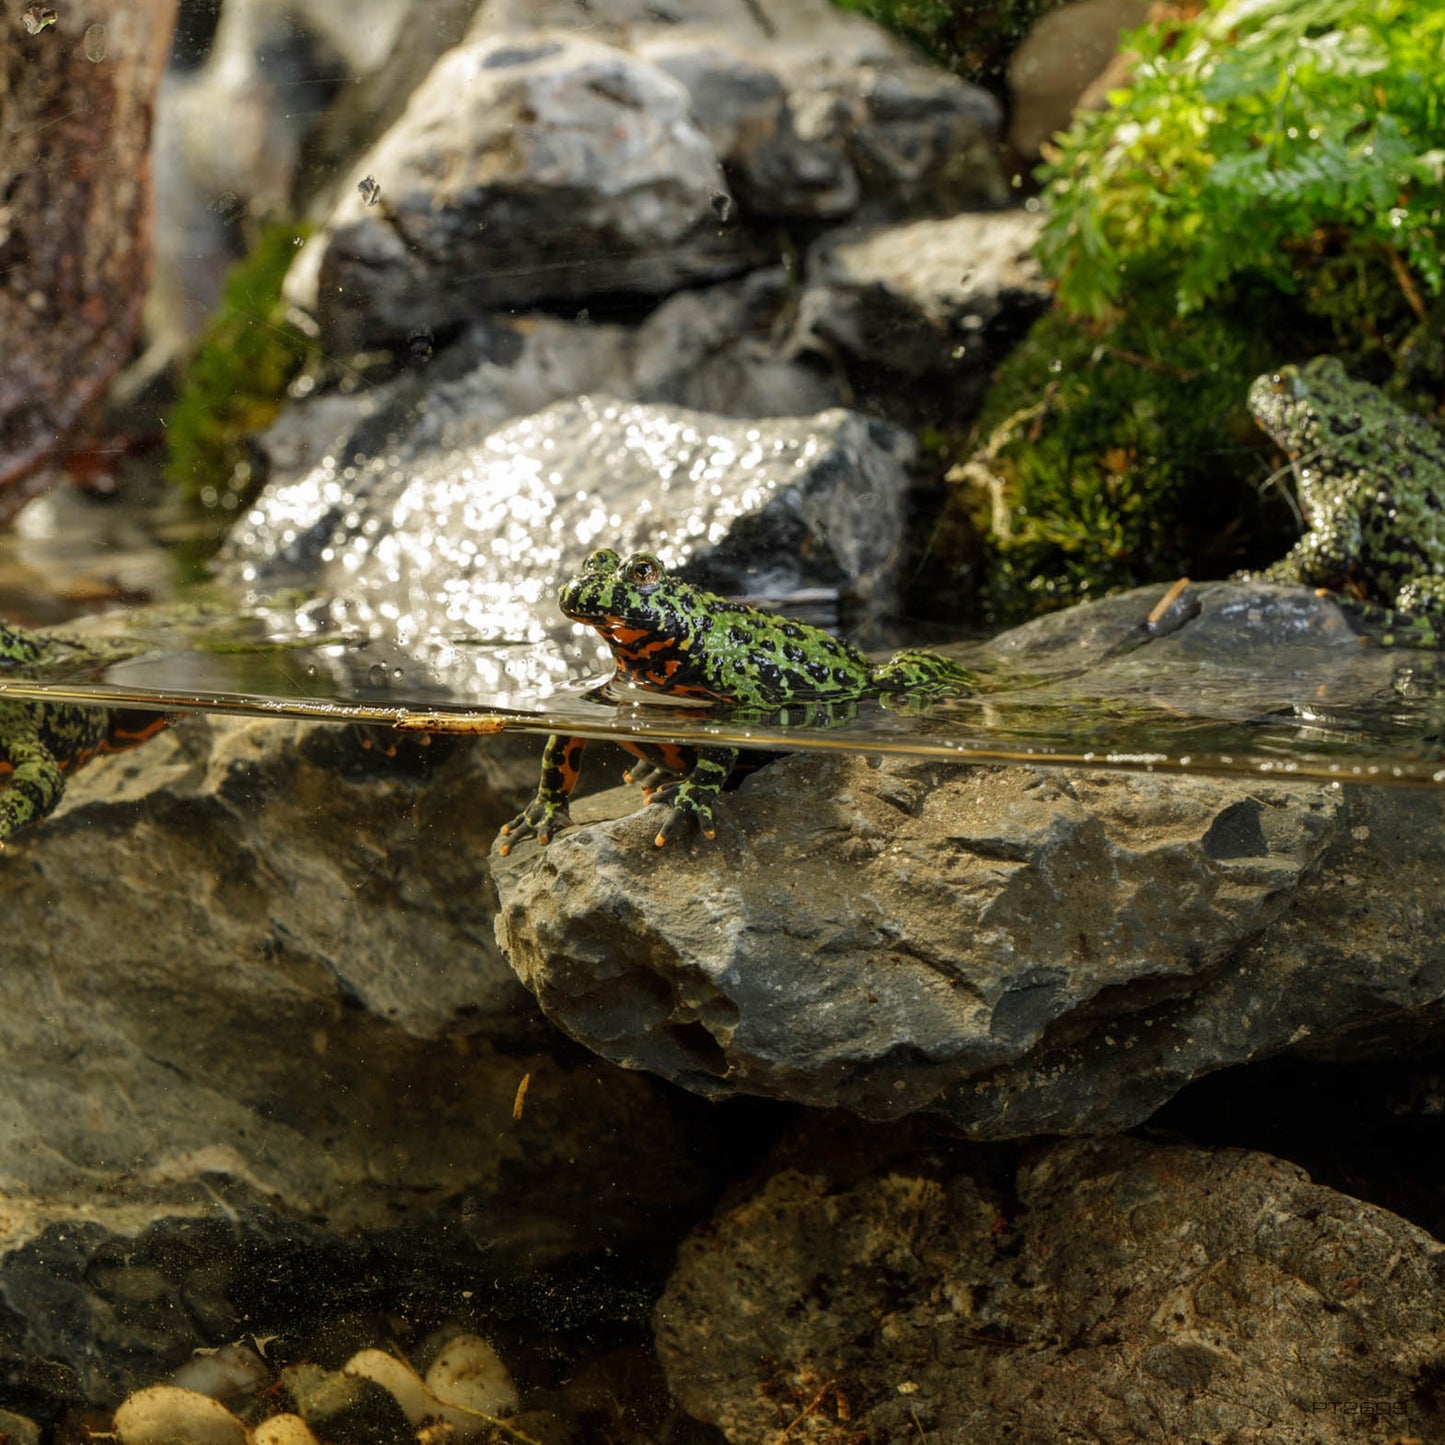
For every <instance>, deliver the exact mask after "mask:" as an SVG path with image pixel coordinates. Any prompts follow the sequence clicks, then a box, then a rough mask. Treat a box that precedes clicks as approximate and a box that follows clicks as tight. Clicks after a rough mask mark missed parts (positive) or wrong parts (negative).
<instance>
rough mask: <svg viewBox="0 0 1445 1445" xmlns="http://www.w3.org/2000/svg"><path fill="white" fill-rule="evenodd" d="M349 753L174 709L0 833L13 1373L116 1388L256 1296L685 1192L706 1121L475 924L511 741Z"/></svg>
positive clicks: (506, 1273)
mask: <svg viewBox="0 0 1445 1445" xmlns="http://www.w3.org/2000/svg"><path fill="white" fill-rule="evenodd" d="M356 756H357V754H356V751H355V749H354V745H352V744H350V743H349V742H348V739H347V735H346V733H345V732H344V731H342V730H339V729H324V728H316V727H314V726H300V725H297V724H294V723H284V722H281V723H278V722H248V721H229V722H228V721H214V722H210V721H207V720H205V719H202V718H190V719H187V720H185V721H183V722H182V723H180V724H179V725H178V726H177V727H176V728H175V729H174V730H172V731H171V732H169V733H167V734H165V735H163V736H162V738H161V739H159V740H157V741H156V742H153V743H151V744H149V745H148V746H147V747H145V748H143V749H140V750H139V751H137V752H134V753H131V754H127V755H125V756H124V757H117V758H112V759H106V760H104V761H100V762H96V763H94V764H92V765H91V766H90V767H89V768H87V769H85V770H84V771H82V772H81V773H79V774H78V775H77V776H76V777H75V779H74V780H73V781H72V782H71V784H70V786H69V788H68V790H67V796H66V799H65V801H64V802H63V804H62V806H61V809H60V811H59V812H58V813H57V814H56V815H55V816H54V817H53V818H51V819H50V820H49V821H48V822H47V823H45V824H44V825H43V826H41V827H39V828H37V829H35V830H34V831H33V832H30V833H27V834H25V835H22V836H21V837H19V838H16V839H14V840H12V842H11V843H10V845H9V846H8V847H7V849H6V850H5V852H4V854H3V855H0V915H3V917H4V919H5V940H6V941H5V945H4V967H3V969H0V1136H3V1138H4V1140H5V1148H4V1150H3V1152H0V1301H3V1304H4V1316H5V1319H4V1326H3V1329H0V1378H3V1379H4V1380H5V1381H6V1382H7V1386H9V1385H11V1384H14V1383H15V1382H17V1381H20V1380H26V1381H29V1382H30V1384H31V1385H33V1387H34V1388H35V1389H36V1390H37V1391H41V1390H42V1387H43V1391H44V1392H45V1393H51V1394H53V1395H55V1396H57V1397H61V1398H63V1397H65V1396H66V1395H67V1394H69V1395H70V1397H71V1398H74V1399H106V1398H111V1399H114V1398H118V1395H119V1393H121V1392H122V1391H123V1389H125V1388H131V1387H133V1386H135V1385H138V1384H146V1383H152V1382H154V1380H155V1379H156V1378H157V1377H158V1371H160V1370H163V1369H167V1368H172V1367H174V1366H175V1365H176V1364H179V1363H180V1362H181V1361H182V1360H184V1359H185V1358H186V1357H187V1356H188V1355H189V1353H190V1351H191V1350H192V1349H193V1348H194V1347H196V1346H198V1345H211V1346H214V1345H217V1344H220V1343H223V1342H224V1341H225V1340H227V1339H231V1338H235V1337H236V1335H238V1334H239V1333H240V1332H241V1331H242V1330H243V1329H247V1328H252V1329H254V1328H262V1329H263V1330H264V1329H265V1328H266V1327H264V1326H260V1325H259V1324H258V1323H257V1322H256V1316H255V1315H254V1313H252V1314H251V1318H250V1321H249V1322H248V1320H247V1315H248V1312H249V1311H250V1306H251V1304H253V1303H255V1302H256V1301H257V1300H260V1299H262V1298H264V1305H263V1306H261V1307H262V1308H264V1309H265V1310H267V1311H270V1312H272V1318H273V1321H274V1322H275V1323H273V1325H272V1327H271V1328H273V1329H274V1328H275V1327H277V1324H279V1322H280V1320H281V1319H282V1318H283V1317H287V1316H290V1315H292V1314H294V1315H296V1316H298V1317H299V1316H302V1315H305V1314H307V1313H308V1312H311V1311H315V1310H316V1309H318V1308H323V1307H327V1301H328V1299H330V1298H331V1296H330V1295H329V1294H328V1291H329V1290H331V1289H333V1288H335V1289H336V1290H338V1291H339V1292H340V1297H339V1298H338V1299H336V1300H335V1301H333V1304H334V1307H336V1308H351V1307H352V1301H351V1300H350V1299H348V1298H346V1295H347V1291H348V1289H356V1290H360V1289H362V1288H375V1289H377V1290H384V1289H386V1288H398V1287H400V1284H401V1283H402V1282H404V1281H405V1280H406V1278H407V1277H408V1274H409V1272H412V1271H420V1272H421V1273H422V1274H426V1272H427V1270H428V1269H430V1268H432V1267H435V1268H437V1269H438V1270H440V1272H441V1273H442V1275H445V1274H446V1273H447V1270H448V1268H449V1267H450V1269H451V1271H452V1275H451V1277H452V1279H453V1281H455V1280H456V1279H457V1278H459V1277H460V1278H468V1277H469V1276H470V1274H471V1273H473V1272H475V1271H477V1270H481V1271H482V1272H483V1274H484V1275H485V1277H486V1279H488V1280H489V1281H493V1282H502V1281H506V1280H514V1279H516V1278H518V1277H522V1276H525V1275H527V1274H528V1273H529V1272H535V1271H538V1270H545V1269H550V1268H556V1267H559V1266H560V1265H561V1264H562V1262H564V1261H576V1260H578V1259H581V1258H584V1257H585V1256H587V1255H589V1254H590V1253H592V1252H594V1251H601V1250H604V1249H607V1250H613V1251H616V1250H622V1251H626V1250H628V1249H630V1248H634V1247H636V1248H641V1249H643V1250H644V1251H645V1250H647V1249H649V1248H651V1242H652V1241H653V1239H654V1238H655V1237H656V1236H657V1231H658V1228H659V1226H660V1221H661V1220H662V1219H664V1218H665V1217H667V1216H668V1215H669V1214H670V1212H671V1211H673V1210H675V1209H677V1208H679V1207H681V1208H683V1210H684V1212H685V1211H686V1209H687V1208H688V1207H692V1208H696V1207H698V1206H699V1204H700V1202H701V1201H702V1200H703V1199H704V1198H705V1193H706V1190H707V1188H708V1177H707V1171H706V1168H705V1166H704V1165H702V1164H701V1162H700V1160H699V1156H698V1153H697V1147H698V1142H699V1138H700V1137H705V1125H702V1126H700V1125H699V1121H698V1120H697V1119H696V1118H692V1119H691V1120H690V1121H689V1119H688V1117H687V1116H686V1113H685V1112H679V1111H678V1109H677V1106H676V1103H675V1102H672V1103H670V1102H669V1101H668V1099H667V1097H666V1096H665V1095H664V1094H663V1093H662V1092H660V1091H659V1089H658V1088H657V1087H656V1086H654V1085H653V1084H652V1083H651V1082H650V1081H648V1080H645V1079H643V1078H642V1077H641V1076H630V1075H626V1074H622V1073H620V1072H617V1071H615V1070H612V1069H608V1068H606V1067H605V1066H604V1065H602V1064H600V1063H599V1062H597V1061H590V1062H589V1061H584V1060H582V1059H581V1058H580V1057H579V1056H578V1055H577V1054H576V1053H575V1052H574V1051H573V1050H572V1049H571V1048H570V1047H567V1048H565V1049H563V1050H562V1051H560V1052H559V1051H558V1050H557V1048H556V1044H557V1043H558V1042H560V1041H558V1040H556V1038H555V1035H553V1033H552V1031H551V1030H549V1029H547V1028H546V1026H545V1025H544V1024H543V1023H542V1021H541V1020H540V1019H539V1018H538V1017H537V1015H536V1011H535V1008H534V1007H533V1006H532V1005H531V1003H530V1001H529V1000H528V999H527V998H526V996H525V994H524V993H523V992H522V991H521V990H520V988H519V987H518V986H517V984H516V982H515V980H513V979H512V978H511V977H510V976H509V972H508V970H507V969H506V966H505V964H504V963H503V962H502V960H501V959H500V957H499V956H498V954H497V952H496V950H495V948H494V946H493V945H492V944H491V942H490V939H489V935H490V932H491V906H490V902H489V899H488V897H487V894H486V891H485V887H484V883H483V880H482V867H483V860H484V858H485V854H486V845H487V842H488V841H489V840H490V837H491V835H492V833H493V832H494V831H495V829H496V826H497V824H498V822H499V821H500V819H501V818H502V817H503V816H505V815H506V813H507V812H509V811H510V810H511V809H512V808H513V807H514V806H515V802H516V795H517V793H518V792H519V791H520V776H519V774H520V771H521V770H519V769H517V767H516V763H517V760H516V757H515V753H513V755H512V757H511V760H510V766H511V768H512V772H511V773H510V775H509V771H508V767H509V760H508V757H507V750H506V749H505V748H503V749H500V750H499V749H497V748H495V747H493V748H491V749H489V750H487V751H485V752H482V751H480V750H479V751H477V752H476V753H474V754H473V755H472V756H470V757H468V756H465V755H458V756H455V757H453V758H452V759H451V761H450V762H449V763H447V764H446V765H445V766H440V767H437V768H435V769H434V770H432V772H431V773H430V775H429V776H428V777H427V778H426V780H425V781H424V782H419V781H418V780H417V779H416V778H415V777H413V776H409V775H408V774H406V773H405V772H403V771H398V770H397V769H396V768H394V767H385V766H383V767H377V766H376V764H375V763H372V764H370V765H363V764H358V763H357V762H356ZM534 767H535V763H534V762H533V761H532V760H531V759H528V760H527V762H526V763H525V765H524V771H525V775H526V776H527V777H528V778H529V779H530V777H531V775H532V772H533V769H534ZM524 1078H529V1080H530V1087H529V1088H527V1090H526V1093H525V1099H524V1100H523V1101H522V1103H523V1107H522V1108H521V1110H520V1113H519V1114H518V1115H517V1116H516V1117H514V1106H515V1105H516V1103H517V1097H518V1089H519V1086H520V1085H521V1084H522V1083H523V1080H524ZM699 1127H702V1128H703V1129H704V1134H703V1135H701V1136H700V1135H699V1132H698V1130H699ZM408 1239H410V1240H411V1241H412V1242H411V1243H410V1244H408V1243H407V1240H408ZM430 1259H434V1260H435V1261H436V1263H435V1266H432V1265H430V1264H428V1263H427V1261H428V1260H430ZM303 1260H306V1261H310V1263H309V1264H305V1265H300V1264H299V1263H298V1262H299V1261H303ZM322 1261H325V1262H326V1264H325V1267H324V1268H322V1265H321V1262H322ZM448 1262H450V1263H449V1264H448ZM253 1271H254V1273H253ZM275 1279H282V1280H286V1281H288V1284H287V1286H286V1288H284V1289H281V1290H279V1291H278V1290H276V1289H275V1288H274V1287H272V1286H266V1285H264V1283H263V1282H264V1281H265V1280H273V1281H274V1280H275ZM368 1280H369V1281H370V1283H369V1284H366V1283H365V1281H368ZM348 1282H350V1283H348ZM492 1287H495V1283H494V1286H492ZM418 1288H420V1286H418ZM452 1294H453V1296H455V1289H453V1290H452ZM454 1307H455V1306H454V1304H446V1305H444V1308H448V1309H450V1308H454ZM47 1361H48V1362H50V1363H48V1364H46V1363H45V1362H47ZM47 1371H49V1372H50V1373H49V1374H48V1375H47V1373H46V1372H47ZM57 1376H58V1377H61V1379H60V1383H56V1380H55V1378H52V1377H57ZM46 1380H50V1382H51V1383H50V1384H46V1383H45V1381H46ZM52 1386H53V1389H52ZM17 1388H18V1386H17ZM27 1388H28V1387H27Z"/></svg>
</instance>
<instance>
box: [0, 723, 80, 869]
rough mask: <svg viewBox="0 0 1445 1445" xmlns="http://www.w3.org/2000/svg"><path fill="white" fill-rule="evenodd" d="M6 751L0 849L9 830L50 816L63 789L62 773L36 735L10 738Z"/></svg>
mask: <svg viewBox="0 0 1445 1445" xmlns="http://www.w3.org/2000/svg"><path fill="white" fill-rule="evenodd" d="M6 751H7V754H8V758H9V765H10V777H9V780H8V782H9V785H8V786H7V787H6V789H5V791H4V792H3V793H0V848H3V847H4V846H5V840H6V839H7V838H8V837H10V835H11V834H12V833H17V832H19V830H20V829H21V828H25V827H28V826H29V825H30V824H32V823H38V822H40V820H41V819H42V818H47V817H49V816H50V814H51V813H53V812H54V811H55V807H56V804H57V803H59V802H60V797H61V794H62V793H63V792H64V791H65V774H64V773H63V772H62V771H61V768H60V764H59V763H58V762H56V760H55V758H54V756H53V755H52V754H51V752H50V749H49V748H47V747H46V746H45V745H44V743H42V742H41V741H40V739H39V738H34V737H21V738H12V739H11V740H10V742H9V744H8V746H7V749H6Z"/></svg>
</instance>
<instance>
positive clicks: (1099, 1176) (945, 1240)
mask: <svg viewBox="0 0 1445 1445" xmlns="http://www.w3.org/2000/svg"><path fill="white" fill-rule="evenodd" d="M789 1162H790V1163H791V1167H785V1168H781V1169H779V1170H777V1171H776V1172H774V1173H772V1174H771V1175H770V1176H769V1177H767V1178H766V1179H765V1180H764V1181H763V1182H762V1183H761V1185H759V1186H758V1187H757V1188H756V1189H755V1190H753V1191H752V1192H751V1193H750V1194H748V1195H747V1196H746V1197H744V1198H742V1199H740V1200H737V1201H735V1202H733V1203H732V1204H731V1205H730V1206H729V1207H728V1208H726V1209H724V1210H722V1211H721V1212H720V1213H719V1214H718V1216H717V1217H716V1218H715V1219H714V1220H713V1221H712V1222H711V1223H710V1224H708V1225H707V1226H705V1227H703V1228H702V1229H700V1230H698V1231H697V1232H696V1233H695V1234H694V1236H693V1237H692V1239H690V1240H689V1241H688V1242H687V1243H686V1244H685V1245H684V1247H683V1249H682V1251H681V1252H680V1254H679V1257H678V1263H677V1267H676V1270H675V1272H674V1274H673V1277H672V1279H671V1280H670V1282H669V1284H668V1287H667V1291H666V1293H665V1294H664V1296H663V1298H662V1300H661V1301H660V1302H659V1304H658V1307H657V1311H656V1323H657V1337H658V1347H659V1350H660V1353H661V1355H662V1359H663V1361H664V1364H665V1367H666V1368H667V1371H668V1375H669V1379H670V1382H671V1384H672V1387H673V1389H674V1390H675V1391H676V1392H677V1395H678V1397H679V1399H680V1401H681V1402H682V1404H683V1406H684V1407H685V1408H686V1409H687V1410H688V1411H689V1412H690V1413H691V1414H693V1415H694V1416H696V1417H698V1418H699V1419H702V1420H705V1421H708V1422H711V1423H714V1424H716V1425H718V1426H720V1427H721V1428H722V1430H723V1431H724V1433H725V1434H726V1435H727V1437H728V1439H729V1440H733V1441H737V1442H739V1445H742V1442H747V1445H781V1442H783V1441H784V1440H787V1441H790V1442H792V1441H811V1442H814V1445H844V1442H852V1441H867V1442H869V1445H895V1442H896V1445H904V1442H905V1441H907V1442H914V1441H918V1440H920V1439H925V1438H926V1439H929V1440H933V1439H939V1440H947V1441H950V1442H954V1445H975V1442H977V1445H996V1442H998V1441H1000V1440H1009V1441H1014V1442H1018V1445H1058V1442H1059V1441H1066V1440H1089V1441H1093V1442H1098V1445H1126V1442H1128V1445H1133V1442H1137V1441H1158V1442H1161V1445H1176V1442H1179V1441H1185V1440H1208V1441H1212V1442H1218V1445H1246V1442H1263V1441H1270V1442H1276V1441H1278V1442H1283V1445H1346V1442H1349V1445H1354V1442H1356V1441H1359V1440H1361V1439H1363V1438H1380V1439H1385V1438H1389V1439H1393V1440H1405V1439H1419V1440H1432V1439H1436V1438H1438V1437H1439V1435H1440V1433H1441V1431H1442V1429H1445V1411H1442V1407H1441V1397H1440V1389H1439V1380H1438V1361H1439V1357H1440V1352H1441V1350H1442V1348H1445V1306H1442V1303H1441V1300H1442V1295H1441V1287H1440V1286H1441V1278H1442V1273H1445V1246H1442V1245H1441V1244H1440V1243H1439V1242H1438V1241H1436V1240H1434V1239H1432V1238H1431V1237H1430V1236H1429V1235H1427V1234H1425V1233H1424V1232H1423V1231H1421V1230H1419V1229H1417V1228H1415V1227H1414V1226H1413V1225H1410V1224H1407V1223H1406V1222H1405V1221H1403V1220H1401V1219H1400V1218H1399V1217H1397V1216H1396V1215H1393V1214H1390V1213H1387V1212H1386V1211H1384V1210H1381V1209H1376V1208H1374V1207H1372V1206H1370V1205H1367V1204H1363V1203H1361V1202H1360V1201H1358V1200H1355V1199H1350V1198H1349V1197H1347V1196H1345V1195H1341V1194H1337V1193H1335V1192H1334V1191H1332V1190H1329V1189H1326V1188H1322V1187H1320V1186H1318V1185H1315V1184H1312V1183H1311V1182H1310V1180H1309V1178H1308V1176H1306V1175H1305V1174H1304V1173H1303V1171H1301V1170H1299V1169H1297V1168H1295V1167H1293V1166H1291V1165H1288V1164H1284V1163H1281V1162H1280V1161H1278V1160H1276V1159H1273V1158H1270V1157H1269V1156H1267V1155H1263V1154H1253V1153H1245V1152H1242V1151H1238V1150H1213V1151H1209V1150H1197V1149H1191V1148H1184V1147H1166V1146H1162V1145H1158V1144H1152V1143H1145V1142H1142V1141H1139V1140H1133V1139H1127V1138H1114V1139H1105V1140H1099V1141H1072V1142H1068V1143H1064V1144H1058V1145H1053V1146H1050V1147H1048V1148H1046V1149H1043V1150H1040V1151H1039V1152H1037V1153H1035V1154H1033V1155H1032V1156H1031V1157H1030V1158H1028V1159H1027V1160H1026V1162H1025V1163H1024V1165H1023V1167H1022V1168H1021V1169H1020V1170H1019V1171H1018V1173H1017V1176H1016V1178H1014V1179H1013V1180H1010V1179H1009V1178H1008V1176H1007V1173H1006V1172H1005V1171H1004V1170H1003V1169H1000V1168H998V1167H997V1166H995V1167H994V1169H993V1170H992V1171H991V1170H990V1167H989V1165H988V1163H987V1162H986V1161H984V1160H981V1159H979V1157H978V1156H977V1154H976V1153H975V1154H958V1153H952V1152H950V1151H947V1150H944V1149H941V1148H938V1147H936V1146H935V1147H934V1148H932V1149H926V1150H919V1151H917V1152H916V1153H914V1154H912V1155H904V1156H902V1157H895V1158H893V1159H892V1160H889V1161H887V1162H884V1163H882V1164H880V1165H875V1166H874V1167H872V1168H865V1169H863V1170H862V1171H855V1172H853V1173H849V1172H848V1169H847V1167H846V1165H845V1164H844V1163H843V1161H842V1160H841V1159H840V1154H839V1151H837V1150H836V1149H834V1150H830V1151H828V1152H827V1153H825V1154H824V1155H822V1156H821V1158H820V1156H819V1155H818V1154H816V1153H815V1154H813V1155H812V1156H811V1157H809V1156H808V1155H807V1154H806V1152H802V1153H800V1156H799V1157H797V1158H795V1159H793V1160H792V1161H789Z"/></svg>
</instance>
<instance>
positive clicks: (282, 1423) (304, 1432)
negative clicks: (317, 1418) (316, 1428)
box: [251, 1415, 317, 1445]
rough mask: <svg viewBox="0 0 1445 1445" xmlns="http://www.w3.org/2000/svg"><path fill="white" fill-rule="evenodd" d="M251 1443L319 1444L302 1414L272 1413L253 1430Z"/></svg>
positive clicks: (254, 1444)
mask: <svg viewBox="0 0 1445 1445" xmlns="http://www.w3.org/2000/svg"><path fill="white" fill-rule="evenodd" d="M251 1445H317V1440H316V1437H315V1436H314V1435H313V1434H312V1433H311V1431H310V1429H309V1428H308V1427H307V1424H306V1422H305V1420H303V1419H302V1418H301V1417H300V1415H272V1416H271V1418H270V1419H269V1420H263V1421H262V1422H261V1423H260V1424H259V1425H257V1426H256V1428H255V1429H254V1430H252V1431H251Z"/></svg>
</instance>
